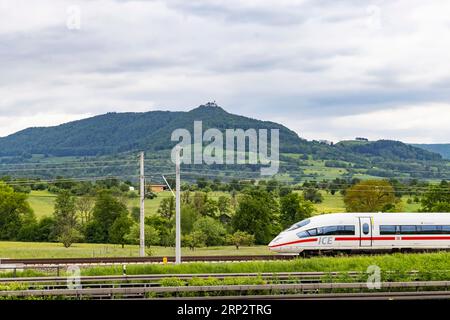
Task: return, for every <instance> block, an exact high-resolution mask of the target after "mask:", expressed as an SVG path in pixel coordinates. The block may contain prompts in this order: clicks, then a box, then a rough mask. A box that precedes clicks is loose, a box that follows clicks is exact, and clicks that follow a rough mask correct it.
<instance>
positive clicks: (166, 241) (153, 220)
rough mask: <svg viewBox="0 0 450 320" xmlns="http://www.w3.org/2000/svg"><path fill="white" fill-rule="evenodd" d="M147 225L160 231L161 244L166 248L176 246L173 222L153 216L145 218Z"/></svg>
mask: <svg viewBox="0 0 450 320" xmlns="http://www.w3.org/2000/svg"><path fill="white" fill-rule="evenodd" d="M145 224H146V225H149V226H152V227H153V228H155V230H156V231H158V234H159V238H160V242H159V244H160V245H162V246H164V247H170V246H173V245H175V233H174V228H173V225H174V223H173V220H168V219H165V218H163V217H160V216H156V215H152V216H149V217H146V218H145Z"/></svg>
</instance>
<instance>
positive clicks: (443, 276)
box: [82, 252, 450, 282]
mask: <svg viewBox="0 0 450 320" xmlns="http://www.w3.org/2000/svg"><path fill="white" fill-rule="evenodd" d="M369 266H377V267H379V268H380V271H381V276H382V279H383V280H386V278H387V277H389V280H394V281H408V280H414V279H417V278H419V279H422V280H448V279H450V271H449V270H450V253H448V252H437V253H414V254H385V255H374V256H343V257H314V258H310V259H301V258H299V259H294V260H289V261H264V262H263V261H258V262H240V263H185V264H181V265H173V264H168V265H161V264H159V265H158V264H152V265H136V266H133V265H130V266H129V267H128V268H127V274H187V273H247V272H251V273H263V272H332V271H338V272H344V273H345V272H348V271H361V272H363V275H364V276H365V278H366V279H367V277H368V274H365V273H366V271H367V268H368V267H369ZM387 271H388V272H389V273H388V272H387ZM410 271H418V272H419V274H418V275H416V276H411V275H409V272H410ZM385 272H386V273H385ZM82 274H83V275H111V274H122V267H121V266H114V267H94V268H88V269H83V270H82ZM341 280H342V281H344V282H347V281H349V280H351V279H350V278H348V277H344V278H343V279H341ZM335 281H336V280H335ZM338 281H339V280H338ZM353 281H355V280H353Z"/></svg>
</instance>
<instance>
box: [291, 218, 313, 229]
mask: <svg viewBox="0 0 450 320" xmlns="http://www.w3.org/2000/svg"><path fill="white" fill-rule="evenodd" d="M310 222H311V220H309V219H306V220H302V221H300V222H297V223H296V224H293V225H292V226H291V227H290V228H289V229H287V231H292V230H295V229H298V228H301V227H304V226H306V225H307V224H309V223H310Z"/></svg>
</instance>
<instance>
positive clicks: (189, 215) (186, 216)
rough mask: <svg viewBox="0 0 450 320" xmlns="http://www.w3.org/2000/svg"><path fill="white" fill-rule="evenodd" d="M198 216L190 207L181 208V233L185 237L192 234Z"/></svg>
mask: <svg viewBox="0 0 450 320" xmlns="http://www.w3.org/2000/svg"><path fill="white" fill-rule="evenodd" d="M198 217H199V214H198V212H197V210H195V208H194V207H193V206H192V205H185V206H182V207H181V233H182V234H184V235H187V234H189V233H191V232H192V230H193V228H194V223H195V221H197V219H198Z"/></svg>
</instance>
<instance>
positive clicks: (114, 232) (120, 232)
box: [109, 213, 133, 248]
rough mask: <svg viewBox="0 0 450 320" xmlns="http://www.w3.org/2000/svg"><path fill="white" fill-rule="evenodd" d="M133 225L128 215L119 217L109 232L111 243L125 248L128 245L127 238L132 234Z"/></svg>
mask: <svg viewBox="0 0 450 320" xmlns="http://www.w3.org/2000/svg"><path fill="white" fill-rule="evenodd" d="M132 225H133V221H132V220H131V219H130V218H129V217H128V213H126V214H125V213H123V214H122V215H121V216H119V217H118V218H117V219H116V220H115V221H114V223H113V224H112V226H111V229H110V230H109V235H110V239H111V242H112V243H118V244H121V245H122V248H123V247H124V246H125V243H126V237H125V236H126V235H127V234H128V233H130V228H131V226H132Z"/></svg>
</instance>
